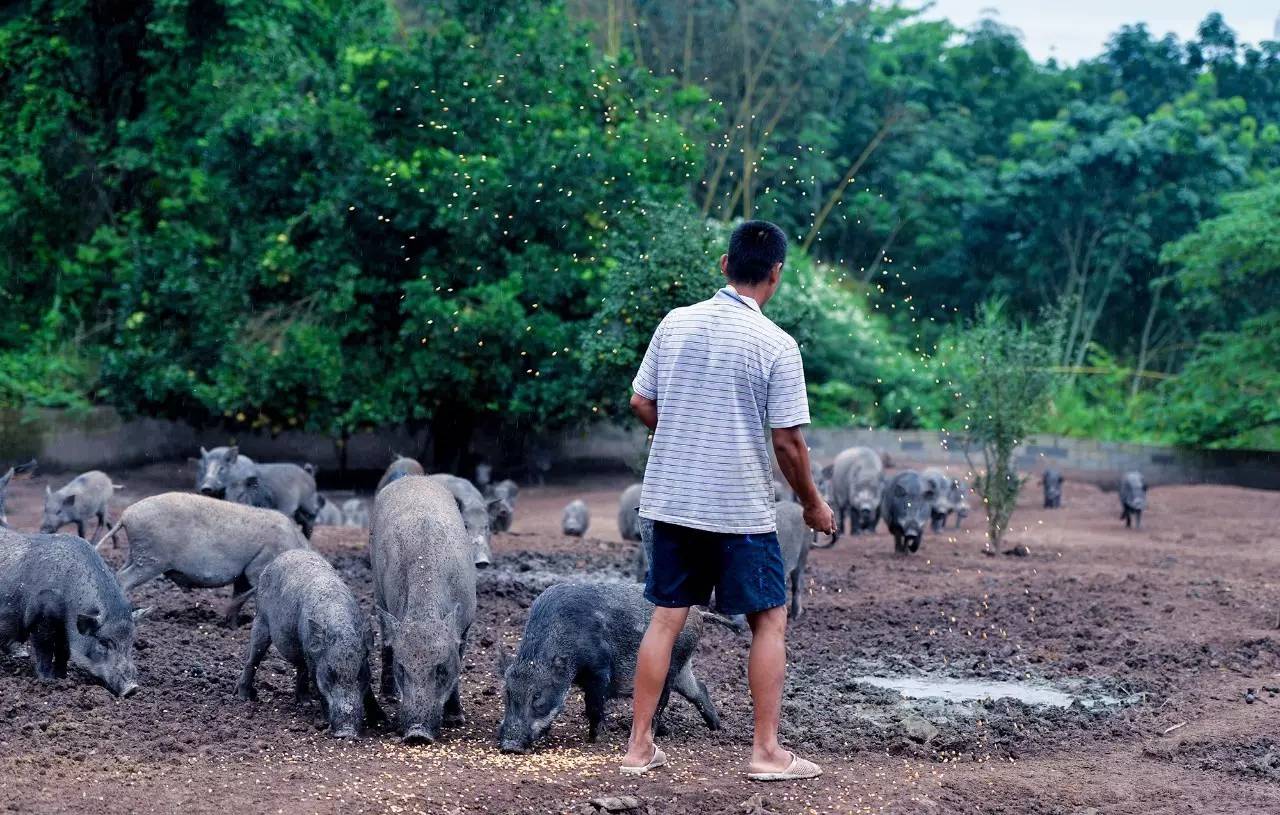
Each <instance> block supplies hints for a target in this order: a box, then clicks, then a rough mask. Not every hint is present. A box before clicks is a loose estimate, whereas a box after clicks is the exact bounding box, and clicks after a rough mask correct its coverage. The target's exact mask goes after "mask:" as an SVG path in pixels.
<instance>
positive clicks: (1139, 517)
mask: <svg viewBox="0 0 1280 815" xmlns="http://www.w3.org/2000/svg"><path fill="white" fill-rule="evenodd" d="M1133 514H1134V520H1135V524H1134V526H1136V527H1137V528H1138V529H1141V528H1142V510H1138V511H1137V512H1135V513H1133Z"/></svg>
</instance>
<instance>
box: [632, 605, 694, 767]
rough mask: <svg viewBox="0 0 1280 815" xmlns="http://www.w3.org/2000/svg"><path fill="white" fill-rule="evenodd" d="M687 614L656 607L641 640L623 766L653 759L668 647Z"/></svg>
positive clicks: (682, 610)
mask: <svg viewBox="0 0 1280 815" xmlns="http://www.w3.org/2000/svg"><path fill="white" fill-rule="evenodd" d="M688 616H689V609H687V608H661V607H659V608H655V609H654V610H653V619H652V620H650V621H649V628H648V630H647V631H645V632H644V639H643V640H641V641H640V652H639V654H638V655H637V658H636V680H635V690H634V692H633V694H632V699H631V703H632V708H631V739H630V741H629V742H628V743H627V754H626V755H625V756H623V758H622V764H623V766H624V767H643V766H644V765H646V764H648V763H649V760H650V759H651V758H653V751H654V744H653V716H654V713H656V712H657V710H658V702H659V699H660V698H661V696H662V695H663V689H664V688H665V687H666V684H667V671H669V670H670V668H671V649H672V647H673V646H674V645H675V643H676V637H678V636H680V631H681V629H683V628H684V621H685V620H686V619H687V618H688Z"/></svg>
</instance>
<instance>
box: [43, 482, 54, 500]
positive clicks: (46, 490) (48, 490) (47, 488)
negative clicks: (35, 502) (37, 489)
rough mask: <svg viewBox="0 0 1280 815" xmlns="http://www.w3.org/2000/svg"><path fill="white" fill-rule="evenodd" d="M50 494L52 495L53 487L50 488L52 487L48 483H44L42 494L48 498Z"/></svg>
mask: <svg viewBox="0 0 1280 815" xmlns="http://www.w3.org/2000/svg"><path fill="white" fill-rule="evenodd" d="M50 495H53V488H52V487H50V486H49V485H48V484H45V485H44V496H45V497H46V498H48V497H49V496H50Z"/></svg>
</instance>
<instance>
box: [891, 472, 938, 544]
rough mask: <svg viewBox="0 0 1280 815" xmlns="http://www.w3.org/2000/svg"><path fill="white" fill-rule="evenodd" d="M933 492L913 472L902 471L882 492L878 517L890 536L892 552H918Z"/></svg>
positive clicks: (926, 483)
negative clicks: (881, 518) (882, 519)
mask: <svg viewBox="0 0 1280 815" xmlns="http://www.w3.org/2000/svg"><path fill="white" fill-rule="evenodd" d="M934 497H935V496H934V490H933V485H931V484H930V483H929V482H928V480H926V479H925V477H924V476H922V475H920V473H917V472H916V471H915V470H903V471H902V472H900V473H898V474H897V475H895V476H894V477H893V480H892V481H890V482H889V485H888V486H887V487H886V488H885V490H884V496H883V497H882V498H881V502H880V514H882V515H883V516H884V521H885V524H886V525H887V526H888V527H889V532H890V534H892V535H893V550H894V551H895V552H898V553H899V554H905V553H907V552H915V551H917V550H919V549H920V540H921V538H923V537H924V529H925V526H926V525H927V524H928V523H929V521H930V515H931V514H932V512H933V501H934Z"/></svg>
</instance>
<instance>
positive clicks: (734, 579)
mask: <svg viewBox="0 0 1280 815" xmlns="http://www.w3.org/2000/svg"><path fill="white" fill-rule="evenodd" d="M783 571H784V568H783V565H782V549H781V548H780V547H779V546H778V533H776V532H760V533H756V534H753V535H740V534H732V533H725V532H706V531H704V530H701V529H690V528H689V527H687V526H677V525H676V524H669V523H664V522H662V521H654V522H653V551H652V552H651V553H650V560H649V577H648V579H647V580H646V581H645V585H644V596H645V599H647V600H648V601H649V602H650V603H653V604H654V605H655V606H663V607H664V608H686V607H688V606H705V605H708V604H709V603H710V602H711V591H712V589H714V590H715V595H716V610H718V611H719V612H720V613H721V614H751V613H753V612H756V611H764V610H766V609H770V608H777V607H778V606H781V605H785V604H786V602H787V587H786V580H785V577H784V575H783Z"/></svg>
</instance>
